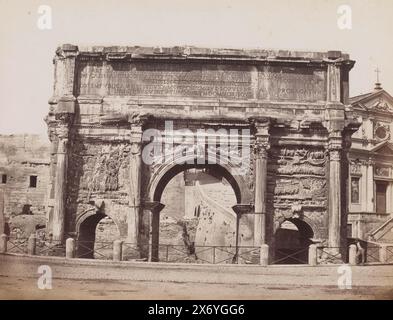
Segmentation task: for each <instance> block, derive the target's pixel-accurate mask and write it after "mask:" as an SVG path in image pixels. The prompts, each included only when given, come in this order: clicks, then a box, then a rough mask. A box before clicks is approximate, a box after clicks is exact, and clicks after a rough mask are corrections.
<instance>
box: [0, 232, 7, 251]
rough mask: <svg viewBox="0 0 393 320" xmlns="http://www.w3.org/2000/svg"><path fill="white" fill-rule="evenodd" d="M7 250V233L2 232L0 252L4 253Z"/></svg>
mask: <svg viewBox="0 0 393 320" xmlns="http://www.w3.org/2000/svg"><path fill="white" fill-rule="evenodd" d="M6 252H7V235H6V234H5V233H3V234H2V235H1V236H0V253H6Z"/></svg>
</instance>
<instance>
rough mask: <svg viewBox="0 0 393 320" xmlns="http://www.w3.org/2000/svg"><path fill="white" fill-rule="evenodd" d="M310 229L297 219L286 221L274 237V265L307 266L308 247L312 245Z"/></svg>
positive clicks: (312, 235)
mask: <svg viewBox="0 0 393 320" xmlns="http://www.w3.org/2000/svg"><path fill="white" fill-rule="evenodd" d="M313 237H314V232H313V230H312V228H311V227H310V226H309V225H308V224H307V223H306V222H304V221H303V220H300V219H298V218H291V219H286V220H285V221H284V222H283V223H282V224H281V225H280V227H279V228H278V229H277V230H276V232H275V236H274V260H275V261H276V264H307V263H308V247H309V246H310V244H312V243H313V241H312V240H311V239H312V238H313Z"/></svg>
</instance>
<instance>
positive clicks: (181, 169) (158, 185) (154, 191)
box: [149, 160, 246, 261]
mask: <svg viewBox="0 0 393 320" xmlns="http://www.w3.org/2000/svg"><path fill="white" fill-rule="evenodd" d="M194 162H195V163H183V164H176V163H172V164H167V165H166V166H163V167H162V168H161V170H158V172H156V175H155V176H154V177H153V179H152V182H151V183H150V189H149V191H150V199H152V200H153V201H154V202H162V200H163V193H164V190H166V188H167V186H168V184H169V183H170V181H173V179H175V177H176V176H178V175H179V174H181V173H185V172H190V170H196V171H198V172H203V173H204V174H207V175H211V176H212V177H214V178H217V179H222V181H221V183H225V185H227V187H228V188H229V189H230V190H231V191H232V194H233V200H231V203H230V205H229V206H228V208H227V212H229V211H230V213H229V214H230V215H231V216H232V217H231V218H232V220H233V223H232V224H233V228H232V225H231V226H230V227H228V226H227V229H228V228H231V230H232V229H233V233H234V234H233V235H232V236H233V238H235V237H237V235H235V232H236V214H235V212H234V211H233V210H232V209H231V207H232V206H233V205H235V204H239V203H241V201H242V199H244V198H246V196H244V193H245V190H244V189H245V187H244V182H243V181H242V179H243V178H242V177H240V176H234V175H232V173H231V171H232V172H233V170H231V168H230V166H226V167H224V166H223V165H220V164H209V163H203V164H198V163H197V162H198V161H196V160H195V161H194ZM229 186H230V187H229ZM195 188H196V189H198V190H199V192H201V190H200V189H203V188H202V187H201V186H199V182H198V187H195ZM163 204H164V205H165V203H163ZM194 209H195V212H197V213H198V215H197V214H193V216H194V218H196V220H197V218H198V217H199V214H200V206H196V207H195V208H194ZM185 216H186V215H185ZM189 216H190V215H188V217H189ZM218 216H219V214H218V215H217V216H216V217H218ZM155 219H159V217H158V218H155ZM183 222H184V221H180V222H179V223H178V224H179V226H178V228H177V229H179V232H182V234H183V240H184V245H185V250H186V251H188V252H189V253H190V254H195V250H194V247H193V246H194V245H195V239H196V237H195V238H194V237H192V240H190V239H189V238H188V237H189V234H188V230H187V226H186V224H187V221H186V223H183ZM151 223H152V231H151V232H152V234H154V236H152V238H154V239H155V240H154V242H155V246H157V247H159V243H160V240H159V233H160V231H159V229H160V224H159V223H158V221H155V222H154V223H153V222H151ZM196 223H197V224H198V225H199V222H196ZM223 224H225V223H223ZM153 225H155V228H154V230H153ZM157 225H158V227H157ZM216 230H220V231H222V230H223V228H218V229H216ZM195 233H196V232H195ZM227 233H229V232H227ZM193 236H194V235H193ZM197 242H198V243H199V242H201V241H199V240H198V241H197ZM221 242H222V241H221ZM233 242H234V244H233V245H235V242H236V241H233ZM202 243H203V244H202V245H219V244H211V243H208V241H207V242H203V241H202ZM153 246H154V245H153ZM156 255H159V253H157V254H156ZM195 256H196V254H195ZM154 259H157V260H158V257H156V258H154ZM157 260H152V261H157Z"/></svg>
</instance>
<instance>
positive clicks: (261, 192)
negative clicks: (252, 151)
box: [254, 149, 267, 246]
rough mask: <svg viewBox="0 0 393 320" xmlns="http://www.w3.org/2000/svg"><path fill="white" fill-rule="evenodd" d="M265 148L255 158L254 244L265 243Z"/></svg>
mask: <svg viewBox="0 0 393 320" xmlns="http://www.w3.org/2000/svg"><path fill="white" fill-rule="evenodd" d="M266 172H267V159H266V150H264V149H261V150H260V153H259V154H258V155H257V157H256V159H255V204H254V205H255V220H254V221H255V225H254V237H255V246H260V245H261V244H264V243H266V216H265V215H266V212H265V210H266V185H267V184H266V179H267V174H266Z"/></svg>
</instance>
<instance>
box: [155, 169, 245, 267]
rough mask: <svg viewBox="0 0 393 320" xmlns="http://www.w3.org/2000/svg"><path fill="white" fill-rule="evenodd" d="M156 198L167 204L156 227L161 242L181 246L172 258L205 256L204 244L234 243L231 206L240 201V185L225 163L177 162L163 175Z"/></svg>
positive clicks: (234, 216) (234, 215)
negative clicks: (192, 163)
mask: <svg viewBox="0 0 393 320" xmlns="http://www.w3.org/2000/svg"><path fill="white" fill-rule="evenodd" d="M153 199H154V200H155V201H159V202H161V203H162V204H164V205H165V207H164V209H163V210H162V211H161V213H160V223H159V228H158V230H155V232H158V233H159V237H157V238H158V239H159V240H158V242H159V244H161V245H165V244H166V245H175V246H176V247H177V246H179V248H177V250H174V251H175V252H173V253H172V255H173V257H172V256H171V252H169V260H173V258H174V259H176V261H183V260H182V259H187V261H189V260H190V259H191V260H194V259H198V258H202V257H201V254H199V253H198V247H201V246H235V242H236V240H235V236H236V235H235V233H236V214H235V212H234V211H233V209H232V206H233V205H235V204H236V203H239V202H240V201H241V194H240V187H239V185H238V184H237V182H236V180H235V178H234V177H233V176H232V175H231V174H230V173H229V171H228V170H227V169H225V168H223V167H222V166H220V165H216V164H211V165H207V164H204V165H187V164H184V165H175V166H174V167H172V168H171V169H170V170H168V172H166V173H165V174H164V175H163V176H162V177H161V179H160V181H159V182H158V184H157V186H156V189H155V190H154V196H153ZM161 250H163V249H162V247H161ZM199 251H202V250H201V249H200V248H199ZM184 253H186V254H184ZM205 254H209V253H208V251H206V250H205ZM204 258H205V260H206V259H210V258H211V253H210V256H209V257H208V258H207V257H204ZM157 260H162V259H157Z"/></svg>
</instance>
